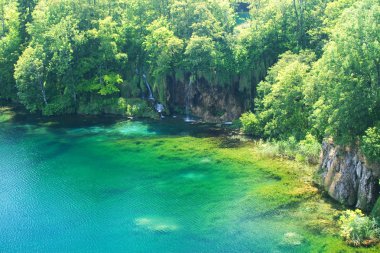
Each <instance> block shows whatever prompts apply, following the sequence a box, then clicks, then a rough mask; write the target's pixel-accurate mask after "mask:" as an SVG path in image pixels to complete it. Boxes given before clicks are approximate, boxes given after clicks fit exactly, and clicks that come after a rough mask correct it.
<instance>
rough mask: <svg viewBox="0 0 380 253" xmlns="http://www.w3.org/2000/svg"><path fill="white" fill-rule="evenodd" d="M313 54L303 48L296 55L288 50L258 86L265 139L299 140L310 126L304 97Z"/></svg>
mask: <svg viewBox="0 0 380 253" xmlns="http://www.w3.org/2000/svg"><path fill="white" fill-rule="evenodd" d="M313 60H314V54H313V53H311V52H309V51H302V52H301V53H300V54H299V55H297V54H292V53H290V52H287V53H285V54H283V55H281V57H280V60H279V61H278V63H276V64H275V65H274V66H273V67H272V68H271V69H270V70H269V73H268V76H267V77H266V80H265V81H263V82H261V83H260V84H259V85H258V94H259V96H258V99H257V105H258V109H257V113H258V114H259V118H260V120H261V124H262V125H263V127H264V134H265V136H266V137H268V138H279V139H287V138H289V137H291V136H294V137H295V138H296V139H297V140H302V139H304V137H305V136H306V133H307V131H308V129H309V123H308V117H309V113H310V108H308V107H307V106H306V103H305V100H304V92H303V91H304V87H305V84H306V82H305V79H306V78H305V77H306V76H307V74H308V72H309V71H310V68H311V63H312V61H313Z"/></svg>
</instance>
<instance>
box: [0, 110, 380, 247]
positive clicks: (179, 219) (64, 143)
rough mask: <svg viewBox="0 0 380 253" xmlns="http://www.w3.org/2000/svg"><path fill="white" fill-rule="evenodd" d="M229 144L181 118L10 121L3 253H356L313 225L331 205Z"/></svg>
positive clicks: (3, 137)
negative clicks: (308, 199) (310, 220)
mask: <svg viewBox="0 0 380 253" xmlns="http://www.w3.org/2000/svg"><path fill="white" fill-rule="evenodd" d="M20 119H22V120H20ZM224 134H225V131H223V130H221V129H218V128H215V127H213V126H211V125H198V126H197V125H189V124H185V123H182V122H181V121H171V120H166V121H163V122H139V121H125V120H120V119H113V118H103V119H101V120H100V119H96V120H94V119H89V118H83V117H76V118H71V119H60V120H57V119H43V120H41V119H33V120H32V119H30V118H29V119H24V118H23V117H22V116H21V117H19V119H17V117H16V119H13V120H10V121H9V120H8V121H5V122H3V123H0V217H1V218H0V252H155V253H160V252H183V253H186V252H189V253H190V252H192V253H193V252H228V253H233V252H239V253H242V252H326V251H329V252H334V251H332V250H334V249H336V247H337V248H339V249H340V250H343V251H341V252H346V250H348V251H349V250H350V248H348V247H346V246H344V244H343V243H342V242H341V240H340V239H339V238H338V237H337V236H333V235H330V234H328V233H324V232H323V231H322V232H321V231H319V230H318V231H317V232H315V231H314V232H313V231H311V230H310V228H307V227H305V224H306V223H307V222H308V217H309V216H307V215H310V217H312V216H315V215H317V214H318V212H319V211H318V209H319V205H321V206H326V205H327V206H328V207H327V211H326V212H327V213H329V212H330V211H331V210H332V209H330V206H329V205H328V204H326V203H325V202H324V201H323V200H321V199H320V198H319V197H318V196H315V195H314V193H313V194H309V193H308V190H306V193H305V195H307V196H309V195H310V196H314V197H312V198H313V202H312V203H311V204H310V203H309V204H308V205H307V206H304V205H303V204H302V202H297V201H296V200H302V199H303V194H304V193H301V194H299V193H298V192H296V193H294V194H293V193H286V194H290V195H289V196H290V197H289V196H288V195H286V194H285V195H283V193H281V192H282V191H284V192H286V191H288V190H289V191H290V192H293V191H294V192H295V191H299V189H301V188H297V187H298V186H294V187H293V185H292V183H287V182H286V183H284V179H283V178H281V175H277V174H276V173H274V174H273V173H268V168H266V167H265V166H267V165H268V164H271V163H268V161H266V160H265V159H264V158H263V159H264V160H263V161H257V160H255V159H257V158H254V156H252V157H246V156H247V154H250V152H252V150H251V148H250V147H249V146H248V147H247V146H246V145H242V146H239V145H237V146H236V145H232V147H228V145H227V147H226V145H224V144H223V140H224V137H223V136H224ZM240 154H241V155H240ZM251 161H252V162H251ZM274 164H275V166H277V168H279V170H280V168H282V167H283V166H288V165H286V164H284V163H282V162H277V163H274ZM289 180H293V179H289ZM294 181H297V178H295V179H294ZM289 182H292V181H289ZM289 185H290V186H289ZM294 185H299V183H298V182H296V183H295V184H294ZM284 187H289V189H287V188H284ZM279 189H282V190H279ZM272 190H273V192H271V191H272ZM293 196H296V197H293ZM305 202H306V200H305ZM313 208H314V209H313ZM302 210H304V211H302ZM316 210H317V211H316ZM304 213H306V214H304ZM321 215H322V214H321ZM318 219H319V218H318ZM320 219H321V221H323V219H324V217H322V216H321V218H320ZM317 223H318V220H317ZM326 226H327V225H326ZM289 241H290V242H289ZM372 250H376V249H372Z"/></svg>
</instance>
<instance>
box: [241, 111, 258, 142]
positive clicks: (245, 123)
mask: <svg viewBox="0 0 380 253" xmlns="http://www.w3.org/2000/svg"><path fill="white" fill-rule="evenodd" d="M240 122H241V128H242V130H243V132H244V133H245V134H247V135H250V136H254V137H258V136H260V132H261V129H260V124H259V123H260V122H259V120H258V119H257V117H256V115H255V114H253V113H252V112H246V113H243V115H241V117H240Z"/></svg>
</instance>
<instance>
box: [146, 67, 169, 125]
mask: <svg viewBox="0 0 380 253" xmlns="http://www.w3.org/2000/svg"><path fill="white" fill-rule="evenodd" d="M142 77H143V79H144V82H145V85H146V88H147V89H148V92H149V96H148V100H150V101H151V106H152V107H153V108H154V109H155V110H156V112H158V114H159V115H160V118H161V119H162V118H164V116H163V115H162V113H163V112H164V110H165V107H164V105H163V104H161V103H160V102H158V101H156V100H155V98H154V96H153V92H152V89H151V87H150V85H149V83H148V80H147V78H146V75H145V74H143V75H142Z"/></svg>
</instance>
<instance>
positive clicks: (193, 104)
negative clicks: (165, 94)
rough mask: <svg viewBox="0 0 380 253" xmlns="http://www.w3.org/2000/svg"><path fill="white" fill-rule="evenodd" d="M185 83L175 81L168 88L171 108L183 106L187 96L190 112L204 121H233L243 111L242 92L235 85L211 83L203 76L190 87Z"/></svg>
mask: <svg viewBox="0 0 380 253" xmlns="http://www.w3.org/2000/svg"><path fill="white" fill-rule="evenodd" d="M187 83H188V81H185V83H183V82H180V81H176V83H175V85H173V84H172V85H171V87H170V88H169V92H170V99H169V104H170V105H171V107H172V109H173V108H174V106H176V107H179V108H185V106H186V104H185V101H186V100H187V99H186V96H188V102H189V105H188V106H189V109H190V110H189V111H190V113H191V114H192V115H193V116H196V117H199V118H201V119H202V120H204V121H206V122H214V123H219V122H225V121H233V120H234V119H237V118H239V117H240V115H241V114H242V112H244V111H245V108H244V107H245V105H244V102H243V101H244V99H243V98H242V97H243V94H241V93H240V92H239V91H238V89H237V87H233V86H231V87H228V88H227V87H223V86H219V85H211V84H209V83H208V82H207V81H206V80H204V79H203V78H201V79H199V80H197V81H196V82H194V83H193V84H192V87H191V89H189V88H188V87H187V85H188V84H187Z"/></svg>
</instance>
